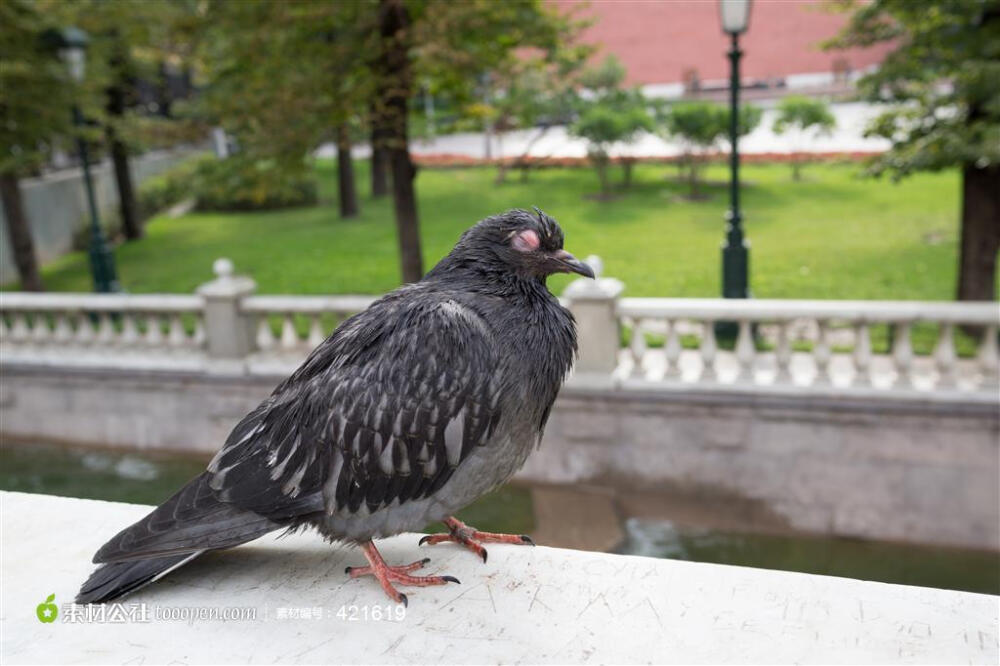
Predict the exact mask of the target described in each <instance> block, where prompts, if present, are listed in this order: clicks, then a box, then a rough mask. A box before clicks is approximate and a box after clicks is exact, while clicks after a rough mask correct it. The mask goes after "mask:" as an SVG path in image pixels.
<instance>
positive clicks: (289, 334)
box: [281, 312, 299, 349]
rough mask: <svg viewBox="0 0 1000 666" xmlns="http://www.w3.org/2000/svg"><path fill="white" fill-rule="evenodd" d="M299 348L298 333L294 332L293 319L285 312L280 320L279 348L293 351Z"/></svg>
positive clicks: (291, 315) (289, 313)
mask: <svg viewBox="0 0 1000 666" xmlns="http://www.w3.org/2000/svg"><path fill="white" fill-rule="evenodd" d="M298 346H299V333H298V331H296V330H295V318H294V316H293V314H292V313H291V312H286V313H284V315H283V316H282V319H281V348H282V349H295V348H296V347H298Z"/></svg>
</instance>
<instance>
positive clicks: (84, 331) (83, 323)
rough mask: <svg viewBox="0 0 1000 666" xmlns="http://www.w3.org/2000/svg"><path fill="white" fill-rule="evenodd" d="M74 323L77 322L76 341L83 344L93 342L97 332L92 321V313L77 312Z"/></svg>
mask: <svg viewBox="0 0 1000 666" xmlns="http://www.w3.org/2000/svg"><path fill="white" fill-rule="evenodd" d="M74 323H75V324H76V335H75V336H74V337H73V339H74V341H75V342H77V343H78V344H81V345H90V344H93V342H94V338H95V337H96V336H97V332H96V331H95V330H94V325H93V323H91V320H90V315H88V314H86V313H85V312H77V313H76V316H75V317H74Z"/></svg>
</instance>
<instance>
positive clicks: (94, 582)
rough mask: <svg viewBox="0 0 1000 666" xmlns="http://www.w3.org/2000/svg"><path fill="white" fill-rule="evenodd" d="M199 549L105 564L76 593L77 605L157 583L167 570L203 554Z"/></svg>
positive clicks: (115, 596) (102, 601)
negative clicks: (178, 553) (147, 558)
mask: <svg viewBox="0 0 1000 666" xmlns="http://www.w3.org/2000/svg"><path fill="white" fill-rule="evenodd" d="M203 552H204V551H202V550H196V551H195V552H193V553H184V554H183V555H170V556H168V557H156V558H153V559H150V560H135V561H132V562H111V563H109V564H102V565H101V566H99V567H98V568H97V569H95V570H94V573H92V574H90V578H88V579H87V582H85V583H84V584H83V585H82V586H81V587H80V591H79V592H78V593H77V595H76V603H78V604H103V603H106V602H108V601H113V600H115V599H118V598H119V597H123V596H125V595H126V594H129V593H131V592H135V591H136V590H138V589H139V588H141V587H145V586H146V585H149V584H150V583H153V582H156V581H157V580H159V579H160V578H163V577H164V576H166V575H167V574H168V573H170V572H171V571H173V570H174V569H176V568H177V567H180V566H183V565H185V564H187V563H188V562H190V561H191V560H193V559H194V558H196V557H198V556H199V555H201V554H202V553H203Z"/></svg>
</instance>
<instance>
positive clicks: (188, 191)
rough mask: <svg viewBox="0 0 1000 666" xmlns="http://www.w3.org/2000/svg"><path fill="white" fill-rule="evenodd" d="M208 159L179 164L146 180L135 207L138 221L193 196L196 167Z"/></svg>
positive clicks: (186, 161)
mask: <svg viewBox="0 0 1000 666" xmlns="http://www.w3.org/2000/svg"><path fill="white" fill-rule="evenodd" d="M207 159H214V158H208V157H200V158H197V159H190V160H185V161H184V162H181V163H180V164H178V165H176V166H174V167H171V168H170V169H168V170H167V171H164V172H163V173H160V174H157V175H155V176H153V177H152V178H149V179H147V180H146V181H145V182H143V183H142V185H140V186H139V190H138V193H137V194H136V207H137V208H138V213H139V219H140V220H143V221H145V220H148V219H149V218H151V217H153V216H154V215H156V214H157V213H161V212H163V211H165V210H166V209H168V208H170V207H171V206H173V205H174V204H177V203H180V202H181V201H183V200H184V199H185V198H189V197H191V196H192V194H193V183H194V176H195V173H196V171H197V169H198V165H199V164H200V163H201V162H202V161H204V160H207Z"/></svg>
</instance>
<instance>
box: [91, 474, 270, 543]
mask: <svg viewBox="0 0 1000 666" xmlns="http://www.w3.org/2000/svg"><path fill="white" fill-rule="evenodd" d="M210 478H211V477H210V475H209V474H208V473H203V474H202V475H201V476H199V477H197V478H196V479H194V480H192V481H191V482H190V483H189V484H187V485H186V486H184V487H183V488H181V489H180V490H179V491H178V492H177V493H176V494H175V495H174V496H173V497H171V498H170V499H168V500H167V501H166V502H164V503H163V504H161V505H160V506H158V507H157V508H156V509H155V510H154V511H153V512H152V513H150V514H149V515H148V516H146V517H145V518H143V519H142V520H140V521H139V522H137V523H135V524H134V525H131V526H129V527H126V528H125V529H124V530H122V531H121V532H119V533H118V534H116V535H115V536H114V538H112V539H111V540H110V541H108V542H107V543H106V544H104V545H103V546H102V547H101V549H100V550H98V551H97V554H96V555H94V562H95V563H102V562H126V561H135V560H148V559H154V558H165V557H166V556H168V555H170V556H175V555H183V554H187V553H192V552H194V551H204V550H211V549H215V548H229V547H231V546H238V545H239V544H241V543H246V542H247V541H251V540H253V539H256V538H257V537H259V536H263V535H264V534H267V533H268V532H272V531H274V530H276V529H279V528H281V527H284V525H283V524H281V523H278V522H275V521H273V520H270V519H269V518H266V517H264V516H262V515H260V514H258V513H254V512H253V511H247V510H246V509H241V508H239V507H236V506H234V505H232V504H227V503H225V502H220V501H219V500H218V499H217V498H216V495H215V493H214V491H213V490H212V488H211V487H210V486H209V479H210Z"/></svg>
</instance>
